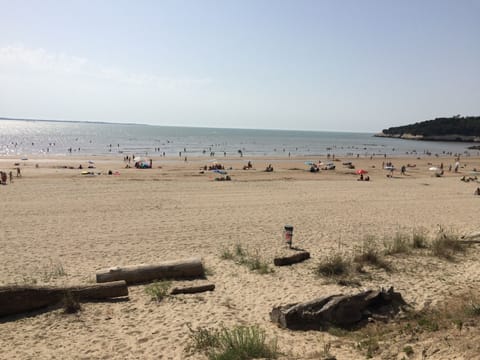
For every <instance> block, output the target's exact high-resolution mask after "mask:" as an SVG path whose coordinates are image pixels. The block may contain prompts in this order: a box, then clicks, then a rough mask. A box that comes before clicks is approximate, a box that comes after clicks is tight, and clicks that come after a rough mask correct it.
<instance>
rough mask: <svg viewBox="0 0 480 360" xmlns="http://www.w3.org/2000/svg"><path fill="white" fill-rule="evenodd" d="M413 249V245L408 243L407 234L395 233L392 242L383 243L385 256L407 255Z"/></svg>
mask: <svg viewBox="0 0 480 360" xmlns="http://www.w3.org/2000/svg"><path fill="white" fill-rule="evenodd" d="M412 247H413V243H412V242H410V238H409V236H408V235H407V234H404V233H401V232H397V233H396V234H395V236H394V237H393V241H392V242H390V243H388V242H386V243H385V254H386V255H394V254H408V253H409V252H410V250H411V248H412Z"/></svg>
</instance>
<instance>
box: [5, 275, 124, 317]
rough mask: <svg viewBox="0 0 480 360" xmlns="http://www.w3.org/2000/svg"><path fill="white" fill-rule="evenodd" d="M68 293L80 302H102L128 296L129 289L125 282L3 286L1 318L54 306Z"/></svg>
mask: <svg viewBox="0 0 480 360" xmlns="http://www.w3.org/2000/svg"><path fill="white" fill-rule="evenodd" d="M67 293H70V294H72V296H73V297H75V298H76V299H78V300H100V299H108V298H115V297H120V296H127V295H128V288H127V283H126V282H125V281H115V282H110V283H106V284H94V285H85V286H71V287H53V286H3V287H0V316H6V315H13V314H20V313H23V312H27V311H31V310H36V309H41V308H43V307H46V306H50V305H54V304H56V303H58V302H60V301H61V300H62V299H63V297H64V296H65V294H67Z"/></svg>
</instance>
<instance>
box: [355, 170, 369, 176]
mask: <svg viewBox="0 0 480 360" xmlns="http://www.w3.org/2000/svg"><path fill="white" fill-rule="evenodd" d="M355 172H356V173H357V174H358V175H363V174H366V173H368V171H367V170H364V169H358V170H357V171H355Z"/></svg>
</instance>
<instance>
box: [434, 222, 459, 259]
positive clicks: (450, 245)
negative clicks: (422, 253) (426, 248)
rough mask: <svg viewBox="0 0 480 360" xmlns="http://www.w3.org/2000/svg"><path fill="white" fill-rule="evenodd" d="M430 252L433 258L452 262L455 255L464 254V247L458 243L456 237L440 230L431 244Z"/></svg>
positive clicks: (451, 233) (457, 237)
mask: <svg viewBox="0 0 480 360" xmlns="http://www.w3.org/2000/svg"><path fill="white" fill-rule="evenodd" d="M431 250H432V254H433V255H434V256H437V257H440V258H444V259H446V260H453V258H454V255H455V254H456V253H458V252H465V246H464V245H463V244H462V243H461V242H460V241H459V236H458V235H456V234H454V233H453V232H447V231H445V230H444V229H443V228H440V230H439V231H438V234H437V236H436V237H435V239H433V241H432V243H431Z"/></svg>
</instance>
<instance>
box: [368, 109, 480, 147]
mask: <svg viewBox="0 0 480 360" xmlns="http://www.w3.org/2000/svg"><path fill="white" fill-rule="evenodd" d="M375 136H379V137H391V138H400V139H409V140H432V141H468V142H480V116H468V117H461V116H459V115H457V116H453V117H451V118H436V119H434V120H427V121H422V122H417V123H415V124H411V125H404V126H397V127H390V128H388V129H384V130H383V131H382V132H381V133H379V134H376V135H375Z"/></svg>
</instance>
